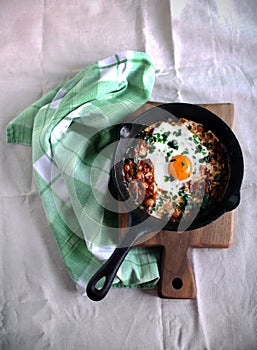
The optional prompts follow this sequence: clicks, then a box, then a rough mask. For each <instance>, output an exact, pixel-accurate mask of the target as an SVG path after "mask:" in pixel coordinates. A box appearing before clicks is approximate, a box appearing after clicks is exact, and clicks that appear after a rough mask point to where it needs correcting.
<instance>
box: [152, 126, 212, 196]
mask: <svg viewBox="0 0 257 350" xmlns="http://www.w3.org/2000/svg"><path fill="white" fill-rule="evenodd" d="M164 132H165V133H166V135H167V134H168V137H167V140H166V141H165V142H158V141H156V142H155V143H154V144H153V147H152V148H151V149H150V150H148V152H147V155H146V158H148V159H150V160H151V162H152V163H153V165H154V176H155V182H156V185H157V187H158V188H159V189H161V190H164V191H168V192H170V193H171V194H172V195H173V196H174V195H178V192H179V189H180V188H181V187H182V186H183V184H184V183H185V182H187V181H189V180H191V182H194V181H197V179H199V177H200V165H205V164H204V162H203V158H204V157H205V156H206V155H208V150H207V148H206V147H204V146H203V145H200V143H201V141H200V139H199V138H198V136H196V135H194V134H193V133H191V132H190V130H188V128H187V127H186V126H184V125H183V124H181V125H180V124H175V123H173V124H171V123H169V122H162V123H161V124H160V125H159V126H158V127H156V128H155V129H154V131H153V134H152V135H153V136H155V137H157V139H158V135H162V134H163V133H164ZM174 140H176V142H177V148H178V149H174V148H171V147H170V146H169V145H168V143H169V142H172V141H174ZM199 145H200V151H199V147H198V146H199ZM168 152H170V153H171V155H170V156H169V157H168V156H167V154H169V153H168ZM180 154H182V155H185V156H186V157H188V158H189V159H190V160H191V162H192V165H193V169H192V173H191V175H190V177H189V178H187V179H185V180H183V181H180V180H178V179H174V180H172V181H171V180H170V179H168V178H169V173H168V164H169V160H170V158H172V157H174V156H176V155H180ZM200 160H201V161H200Z"/></svg>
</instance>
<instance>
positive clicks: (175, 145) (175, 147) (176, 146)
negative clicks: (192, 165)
mask: <svg viewBox="0 0 257 350" xmlns="http://www.w3.org/2000/svg"><path fill="white" fill-rule="evenodd" d="M168 146H169V147H170V148H174V149H178V141H177V140H172V141H170V142H168Z"/></svg>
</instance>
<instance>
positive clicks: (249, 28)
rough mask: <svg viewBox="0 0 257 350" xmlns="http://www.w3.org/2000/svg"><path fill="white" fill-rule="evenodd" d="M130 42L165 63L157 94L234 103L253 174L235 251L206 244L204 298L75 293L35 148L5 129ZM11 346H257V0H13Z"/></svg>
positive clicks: (5, 181)
mask: <svg viewBox="0 0 257 350" xmlns="http://www.w3.org/2000/svg"><path fill="white" fill-rule="evenodd" d="M124 49H131V50H139V51H146V52H147V53H148V54H150V55H151V56H152V58H153V60H154V62H155V66H156V74H157V76H156V83H155V86H154V90H153V93H152V97H151V99H152V100H155V101H156V100H159V101H164V102H173V101H183V102H190V103H216V102H219V103H222V102H231V103H233V104H235V106H236V115H235V133H236V135H237V137H238V139H239V141H240V144H241V146H242V150H243V154H244V160H245V177H244V182H243V187H242V200H241V204H240V206H239V208H238V209H236V211H235V230H234V242H233V245H232V247H231V248H230V249H194V250H193V252H192V261H193V265H194V273H195V278H196V284H197V288H198V294H197V298H196V299H195V300H162V299H160V298H159V297H158V296H157V291H156V290H149V291H140V290H134V289H131V290H120V289H119V290H111V291H110V293H109V294H108V296H107V297H106V298H105V299H104V300H103V301H102V302H100V303H94V302H92V301H90V300H89V299H88V298H87V297H81V296H80V294H79V293H78V291H76V290H75V288H74V286H73V284H72V282H71V280H70V279H69V277H68V274H67V272H66V270H65V268H64V265H63V263H62V261H61V258H60V256H59V252H58V250H57V247H56V244H55V241H54V238H53V235H52V233H51V231H50V229H49V227H48V225H47V222H46V219H45V216H44V212H43V208H42V205H41V202H40V198H39V195H38V193H37V190H36V186H35V183H34V179H33V177H32V164H31V148H30V147H25V146H21V145H11V144H6V141H5V129H6V125H7V124H8V122H9V121H10V120H12V119H13V118H14V117H15V116H16V115H17V114H18V113H19V112H21V111H22V110H23V109H24V108H25V107H27V106H29V105H30V104H31V103H32V102H34V101H35V100H36V99H38V98H39V97H41V96H42V95H43V94H45V93H46V92H47V91H49V90H50V89H51V88H53V87H54V86H56V85H57V84H60V83H62V82H63V81H65V80H67V79H69V78H71V77H72V76H74V75H75V74H76V73H77V72H78V71H80V70H81V69H82V68H84V66H86V65H88V64H89V63H92V62H94V61H96V60H99V59H102V58H105V57H108V56H110V55H112V54H114V53H116V52H119V51H121V50H124ZM0 50H1V51H0V52H1V54H0V67H1V68H0V73H1V74H0V92H1V93H0V105H1V111H0V132H1V134H0V135H1V136H0V145H1V152H0V164H1V168H0V278H1V284H0V344H1V348H2V349H6V350H9V349H19V350H29V349H31V350H35V349H56V350H59V349H60V350H61V349H90V350H91V349H92V350H95V349H104V350H105V349H106V350H109V349H133V350H134V349H144V348H147V349H149V350H152V349H153V350H156V349H179V350H180V349H185V350H186V349H190V350H199V349H200V350H201V349H208V350H209V349H213V350H216V349H226V350H230V349H231V350H237V349H238V350H254V349H256V348H257V338H256V336H257V335H256V332H257V309H256V304H257V283H256V275H257V263H256V248H257V240H256V236H257V235H256V233H257V232H256V214H257V205H256V196H257V181H256V162H257V156H256V154H257V142H256V132H257V117H256V113H257V112H256V111H257V60H256V55H257V5H256V2H255V1H254V0H247V1H242V0H239V1H236V0H223V1H222V0H213V1H211V0H190V1H189V0H188V1H186V0H170V1H168V0H162V1H160V2H159V1H154V0H148V1H146V0H145V1H143V0H142V1H135V0H134V1H133V0H130V1H118V0H113V1H108V2H107V1H103V0H96V1H91V2H88V1H87V2H86V1H82V0H76V1H73V2H72V1H70V2H63V1H60V0H52V1H50V0H34V1H33V0H23V1H15V0H0Z"/></svg>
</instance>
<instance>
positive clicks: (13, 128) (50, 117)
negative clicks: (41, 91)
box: [7, 51, 159, 293]
mask: <svg viewBox="0 0 257 350" xmlns="http://www.w3.org/2000/svg"><path fill="white" fill-rule="evenodd" d="M154 74H155V73H154V66H153V64H152V62H151V60H150V57H149V56H148V55H147V54H145V53H142V52H134V51H124V52H121V53H119V54H117V55H114V56H111V57H109V58H107V59H104V60H101V61H98V62H96V63H94V64H91V65H90V66H88V67H86V68H85V69H83V70H82V71H81V72H80V73H79V74H77V75H76V76H75V77H74V78H73V79H71V80H70V81H67V82H65V83H64V84H62V85H61V86H58V87H57V88H55V89H53V90H52V91H50V92H49V93H47V94H46V95H45V96H43V97H42V98H41V99H40V100H38V101H37V102H35V103H34V104H32V105H31V106H30V107H28V108H27V109H26V110H24V111H23V112H22V113H21V114H19V115H18V116H17V117H16V118H15V119H14V120H13V121H11V122H10V124H9V125H8V127H7V141H8V142H13V143H22V144H25V145H31V146H32V160H33V170H34V175H35V179H36V184H37V187H38V191H39V194H40V197H41V199H42V203H43V207H44V210H45V213H46V217H47V220H48V222H49V225H50V227H51V229H52V231H53V234H54V236H55V239H56V242H57V245H58V248H59V251H60V254H61V256H62V259H63V261H64V263H65V265H66V267H67V269H68V272H69V274H70V276H71V278H72V279H73V281H74V282H75V283H76V285H77V286H78V287H79V288H80V290H81V291H82V293H83V292H84V290H85V287H86V284H87V282H88V280H89V279H90V278H91V276H92V275H93V274H94V273H95V272H96V271H97V270H98V269H99V268H100V266H101V265H102V264H103V262H104V260H105V259H107V258H108V257H109V256H110V254H111V253H112V251H113V250H114V248H115V246H116V245H117V242H118V237H119V228H118V214H117V211H115V208H116V206H115V205H114V204H116V203H115V201H114V203H112V201H106V197H107V196H108V194H109V190H108V181H109V171H110V168H111V160H112V156H113V152H114V149H115V136H114V130H115V125H116V124H117V123H119V122H121V121H122V120H124V118H125V117H126V116H127V115H128V114H129V113H132V112H134V111H135V110H136V109H138V108H139V107H140V106H141V105H143V104H144V103H145V102H146V101H147V100H148V99H149V96H150V93H151V91H152V87H153V83H154ZM108 197H109V198H111V197H110V196H108ZM112 198H113V197H112ZM158 261H159V251H158V249H156V248H139V247H133V248H132V250H131V251H130V253H129V254H128V256H127V258H126V259H125V261H124V262H123V264H122V266H121V268H120V269H119V271H118V274H117V277H116V278H115V280H114V282H113V286H115V287H141V288H149V287H152V286H154V285H155V284H156V283H157V281H158V279H159V271H158Z"/></svg>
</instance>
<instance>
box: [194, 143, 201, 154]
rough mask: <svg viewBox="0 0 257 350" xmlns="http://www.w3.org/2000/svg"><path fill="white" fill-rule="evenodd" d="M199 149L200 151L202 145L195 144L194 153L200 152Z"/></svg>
mask: <svg viewBox="0 0 257 350" xmlns="http://www.w3.org/2000/svg"><path fill="white" fill-rule="evenodd" d="M201 151H202V146H201V145H197V147H196V151H195V153H201Z"/></svg>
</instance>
